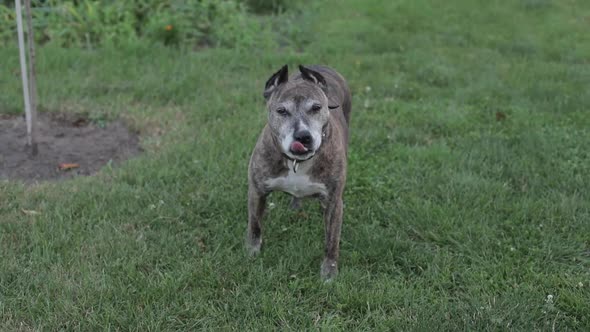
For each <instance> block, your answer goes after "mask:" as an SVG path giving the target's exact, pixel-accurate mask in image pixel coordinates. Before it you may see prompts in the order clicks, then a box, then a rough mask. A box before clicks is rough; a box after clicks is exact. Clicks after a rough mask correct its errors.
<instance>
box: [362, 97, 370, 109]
mask: <svg viewBox="0 0 590 332" xmlns="http://www.w3.org/2000/svg"><path fill="white" fill-rule="evenodd" d="M364 106H365V108H369V107H371V102H370V101H369V99H365V104H364Z"/></svg>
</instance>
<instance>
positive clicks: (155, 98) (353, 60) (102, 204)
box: [0, 0, 590, 331]
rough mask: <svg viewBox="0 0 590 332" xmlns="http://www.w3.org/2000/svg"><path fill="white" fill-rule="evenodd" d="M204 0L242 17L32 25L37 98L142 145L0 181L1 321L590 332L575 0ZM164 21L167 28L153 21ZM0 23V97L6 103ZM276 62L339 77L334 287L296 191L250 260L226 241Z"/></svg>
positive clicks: (584, 56)
mask: <svg viewBox="0 0 590 332" xmlns="http://www.w3.org/2000/svg"><path fill="white" fill-rule="evenodd" d="M47 3H50V1H47ZM60 3H62V2H60ZM63 3H64V4H65V3H70V2H63ZM78 3H79V4H85V3H91V2H83V1H79V2H78ZM105 3H106V2H105ZM120 3H122V2H112V4H111V5H110V7H112V8H117V6H121V4H120ZM125 3H128V2H127V1H126V2H125ZM137 3H138V2H137ZM150 3H151V2H150ZM167 3H168V4H169V5H170V6H171V7H170V8H173V7H172V5H173V4H174V2H167ZM187 3H191V4H193V5H194V6H201V5H203V4H204V3H213V2H204V1H203V2H187ZM215 3H216V5H215V6H214V7H215V8H216V9H215V10H216V11H221V10H222V9H220V8H226V9H223V10H227V11H228V12H229V13H231V15H230V17H234V16H232V15H237V16H238V17H240V19H237V20H235V21H234V20H233V19H231V20H229V21H231V22H232V23H228V24H229V26H230V27H235V26H237V27H239V28H236V29H235V30H232V29H229V28H228V30H223V29H225V28H223V27H225V25H224V24H225V23H222V24H221V25H218V26H216V24H214V23H211V25H210V29H211V30H210V31H211V32H206V33H205V32H203V35H202V36H203V37H202V38H205V39H200V38H201V37H199V35H198V33H197V32H196V31H201V30H198V25H196V24H197V23H196V22H193V21H190V20H188V21H190V22H191V23H194V26H193V28H194V27H197V28H195V29H196V30H194V31H193V32H190V33H189V32H187V31H185V30H182V28H181V27H183V24H184V23H180V22H183V19H181V18H175V21H169V20H168V19H165V18H166V15H174V14H173V13H174V12H173V11H162V12H159V14H158V15H160V16H158V15H155V16H153V17H152V16H150V17H149V18H146V20H147V21H146V23H145V24H142V25H141V26H140V29H139V30H140V31H137V28H136V27H135V26H134V24H135V23H131V22H136V21H135V20H138V18H137V17H136V16H134V15H132V14H130V13H129V12H124V13H123V14H121V13H120V12H118V13H117V14H113V15H114V17H115V18H113V19H112V20H111V19H109V20H106V21H104V22H112V21H116V22H120V21H125V20H129V22H130V23H129V25H128V26H127V28H123V27H124V26H125V24H119V25H114V26H109V24H96V25H92V26H91V27H88V28H84V29H86V30H84V29H82V28H81V30H80V31H91V32H92V33H94V31H98V32H96V35H92V36H94V37H92V38H90V41H91V43H90V45H91V47H88V45H87V44H86V38H85V37H81V36H85V33H77V32H73V33H70V32H68V33H65V34H64V35H60V34H59V33H55V32H51V31H59V29H61V28H59V26H60V24H61V26H68V24H71V22H76V21H75V20H76V19H75V18H74V16H75V15H74V16H71V17H70V16H63V17H69V18H67V19H64V18H60V19H57V18H55V20H56V22H57V23H56V24H57V25H55V26H54V25H52V24H48V25H46V26H43V24H42V23H38V28H39V29H40V30H43V29H47V30H46V31H47V32H45V33H43V34H41V33H39V35H45V36H46V38H49V39H48V40H47V41H46V42H45V46H44V47H42V48H40V49H39V51H38V59H39V63H38V76H39V83H38V84H39V89H38V90H39V93H40V98H39V99H40V103H41V107H42V110H43V111H45V112H82V113H87V114H90V115H91V116H92V117H93V118H96V119H109V118H113V117H122V118H125V119H127V120H128V121H129V122H130V123H131V124H132V125H133V126H134V127H135V128H137V129H139V130H140V131H141V132H142V133H143V142H142V143H143V146H144V147H145V149H146V150H147V152H146V153H145V154H144V155H143V156H140V157H138V158H137V159H134V160H131V161H129V162H127V163H126V164H125V165H123V166H121V167H119V168H116V169H113V168H111V167H108V166H107V167H105V169H104V170H103V171H101V172H100V174H98V175H96V176H94V177H89V178H79V179H76V180H73V181H68V182H62V183H44V184H39V185H35V186H24V185H22V184H21V183H18V182H15V181H2V182H0V266H1V268H0V329H2V330H36V329H46V330H57V329H66V330H77V329H79V330H97V329H121V330H141V331H145V330H173V329H175V330H197V329H222V330H266V329H295V330H302V329H314V328H325V329H335V330H339V329H342V330H453V331H455V330H506V329H508V330H525V331H529V330H553V329H555V330H579V331H584V330H590V306H589V305H588V299H589V298H590V204H588V202H590V187H589V186H588V184H589V183H590V153H589V152H588V151H589V150H588V146H590V131H589V130H588V128H590V117H589V116H588V105H590V89H588V86H590V56H589V54H590V41H589V39H588V30H589V25H590V20H589V17H590V2H588V1H586V0H569V1H551V0H510V1H508V0H507V1H483V0H481V1H479V0H478V1H472V0H452V1H444V2H443V1H427V0H397V1H390V0H369V1H355V0H324V1H319V2H315V1H314V2H307V3H303V4H301V5H300V6H299V7H297V6H296V7H294V8H287V10H286V11H284V12H283V11H281V10H279V11H278V12H277V11H276V8H277V7H273V8H272V10H269V11H264V10H258V9H257V10H256V12H254V10H253V9H254V8H255V3H254V2H250V3H246V4H243V3H242V4H239V3H233V2H232V3H231V5H229V2H227V3H225V2H224V4H223V5H221V2H219V4H217V2H215ZM253 4H254V5H253ZM218 5H219V7H217V6H218ZM64 6H66V5H64ZM223 6H227V7H223ZM110 7H109V6H105V8H104V11H106V10H107V8H110ZM279 7H280V6H279ZM75 8H76V9H77V10H82V8H87V7H84V6H82V5H79V6H76V7H75ZM227 8H229V9H227ZM41 12H42V11H41V10H40V9H39V10H38V13H41ZM85 13H86V12H85ZM261 13H264V14H263V15H261ZM201 14H202V13H201V12H198V13H197V12H190V15H201ZM3 15H7V13H6V8H5V9H4V12H3ZM8 15H10V14H8ZM38 15H41V14H38ZM63 15H66V14H63ZM67 15H70V14H67ZM84 15H87V14H84ZM179 15H180V14H179ZM228 15H229V14H228ZM48 16H51V15H48ZM180 16H182V15H180ZM3 17H5V16H3ZM60 17H62V16H60ZM158 17H159V18H158ZM219 17H225V16H223V15H221V16H219ZM47 19H49V18H47ZM217 19H218V18H216V17H213V18H212V22H214V21H216V20H217ZM101 20H102V19H101ZM220 20H222V19H220ZM0 22H1V23H0V24H3V25H4V24H9V23H7V21H5V20H1V21H0ZM80 22H82V23H83V22H87V20H86V19H82V20H80ZM100 22H103V21H100ZM149 22H157V23H149ZM170 22H171V23H170ZM222 22H224V21H223V20H222ZM236 22H239V23H236ZM242 23H243V24H246V23H247V24H246V25H244V26H248V27H251V28H252V29H254V30H248V29H242V27H243V26H242V25H239V24H242ZM250 23H252V25H249V24H250ZM151 24H154V25H151ZM167 24H172V25H174V27H175V28H177V27H178V29H177V30H176V31H179V32H178V33H179V35H178V39H174V40H175V41H174V42H169V43H168V44H167V43H166V41H165V40H166V39H162V38H164V37H156V35H157V34H156V35H150V33H149V31H151V30H150V29H151V28H150V27H154V26H155V27H157V28H154V29H156V30H157V31H159V32H158V33H163V32H162V29H163V28H165V26H166V25H167ZM115 26H118V28H116V29H115ZM88 29H89V30H88ZM111 29H115V30H111ZM158 29H159V30H158ZM217 29H222V30H217ZM258 29H260V30H258ZM66 30H67V31H78V30H75V29H74V30H72V29H69V28H68V29H66ZM0 31H2V33H6V31H7V30H6V29H5V28H2V30H0ZM113 31H114V32H113ZM164 31H165V30H164ZM173 31H174V30H173ZM214 31H233V32H232V33H229V32H228V33H227V35H224V34H223V33H221V32H214ZM252 31H257V32H256V33H253V32H252ZM258 31H266V32H265V33H258ZM234 32H235V33H236V34H233V33H234ZM199 33H201V32H199ZM218 33H219V34H218ZM224 33H225V32H224ZM241 33H244V34H246V35H247V37H243V38H242V37H240V36H241V35H240V34H241ZM47 36H49V37H47ZM56 36H57V37H56ZM109 36H111V37H109ZM218 36H221V37H218ZM230 36H232V37H230ZM3 38H4V39H3V40H4V41H5V44H4V46H3V47H1V48H0V59H2V60H0V61H2V62H1V64H2V65H1V66H0V86H1V87H2V93H0V113H14V114H16V113H21V112H22V105H21V101H22V96H21V91H20V81H19V76H18V57H17V54H18V53H17V50H16V48H15V47H14V44H16V42H15V41H14V40H12V39H10V38H8V37H3ZM6 38H8V39H6ZM232 38H233V39H232ZM202 40H208V41H209V42H210V43H211V44H212V45H220V47H207V48H199V49H198V50H197V51H195V45H199V43H200V42H202ZM232 40H234V41H233V42H232ZM136 41H138V42H136ZM11 43H14V44H11ZM61 46H68V47H69V48H63V47H61ZM285 63H288V64H290V65H291V67H292V68H294V65H296V64H298V63H325V64H329V65H330V66H333V67H334V68H336V69H338V70H339V71H341V72H342V73H343V74H344V75H345V76H346V77H347V78H348V80H349V81H350V84H351V87H352V90H353V94H354V104H353V115H352V122H351V126H352V129H351V134H352V136H351V140H350V155H349V163H350V169H349V175H348V182H347V189H346V193H345V205H346V206H345V220H344V227H343V235H342V257H341V273H340V276H339V277H338V279H337V280H336V281H335V282H333V283H331V284H324V283H322V282H321V280H320V278H319V264H320V261H321V256H322V239H323V234H322V231H323V226H322V224H321V216H320V215H321V214H320V212H319V208H318V206H317V204H315V203H312V202H310V203H309V204H308V205H307V207H306V209H305V211H304V212H303V213H295V212H292V211H290V210H288V209H287V205H288V199H287V197H285V195H280V194H275V195H273V196H272V197H271V200H270V201H271V203H272V204H271V206H272V207H271V208H270V210H269V214H268V215H267V217H266V219H265V229H264V236H265V248H264V252H263V254H262V255H261V257H259V258H258V259H256V260H250V259H247V258H246V255H245V252H244V250H243V246H242V245H243V236H244V230H245V225H246V190H247V185H246V183H247V181H246V168H247V162H248V158H249V154H250V152H251V149H252V147H253V144H254V142H255V140H256V137H257V135H258V133H259V130H260V129H261V128H262V126H263V124H264V121H265V113H264V110H263V104H262V100H261V92H262V86H263V84H264V82H265V80H266V79H267V78H268V76H269V75H270V74H271V73H272V72H274V71H275V70H276V69H277V68H279V67H280V66H281V65H283V64H285ZM23 210H34V211H37V212H38V214H37V215H27V214H24V213H23Z"/></svg>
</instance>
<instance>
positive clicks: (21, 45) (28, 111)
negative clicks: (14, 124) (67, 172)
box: [14, 0, 37, 155]
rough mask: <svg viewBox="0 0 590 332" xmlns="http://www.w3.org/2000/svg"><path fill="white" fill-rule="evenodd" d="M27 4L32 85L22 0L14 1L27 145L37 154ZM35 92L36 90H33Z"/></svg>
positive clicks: (32, 53)
mask: <svg viewBox="0 0 590 332" xmlns="http://www.w3.org/2000/svg"><path fill="white" fill-rule="evenodd" d="M25 5H26V6H27V22H28V27H29V36H28V37H29V47H30V50H29V56H30V60H29V61H30V62H31V63H30V65H31V69H32V71H33V72H32V75H31V80H32V85H31V86H30V85H29V80H28V75H27V72H28V71H27V60H26V57H25V37H24V32H23V21H22V9H21V2H20V0H15V1H14V6H15V9H16V25H17V32H18V49H19V56H20V71H21V77H22V81H23V97H24V100H25V115H26V119H27V146H29V147H30V148H31V152H32V154H33V155H35V154H37V139H36V133H35V129H36V123H35V122H36V109H35V108H31V106H32V105H31V99H32V98H31V95H30V93H29V91H30V89H31V88H35V89H36V86H35V84H34V80H35V76H34V68H35V66H34V63H33V61H34V56H35V55H34V49H33V48H34V45H33V40H32V33H33V29H32V24H31V11H30V0H25ZM32 92H34V91H32Z"/></svg>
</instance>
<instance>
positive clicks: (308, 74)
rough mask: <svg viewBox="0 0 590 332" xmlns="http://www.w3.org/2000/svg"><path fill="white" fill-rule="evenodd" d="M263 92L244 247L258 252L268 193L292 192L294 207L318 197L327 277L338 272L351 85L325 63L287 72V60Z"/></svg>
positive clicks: (251, 165)
mask: <svg viewBox="0 0 590 332" xmlns="http://www.w3.org/2000/svg"><path fill="white" fill-rule="evenodd" d="M263 96H264V99H265V100H266V109H267V112H268V122H267V124H266V125H265V127H264V129H263V130H262V133H261V134H260V136H259V138H258V141H257V142H256V146H255V147H254V151H253V152H252V156H251V158H250V163H249V167H248V227H247V234H246V246H247V248H248V250H249V252H250V254H251V255H256V254H258V253H259V252H260V248H261V245H262V231H261V220H262V217H263V214H264V210H265V207H266V198H267V196H268V195H269V194H270V193H271V192H273V191H283V192H286V193H288V194H290V195H292V196H293V202H292V206H294V207H297V206H298V205H299V200H300V199H302V198H304V197H315V198H318V199H319V200H320V204H321V206H322V208H323V211H324V212H323V214H324V225H325V252H324V259H323V262H322V264H321V268H320V274H321V276H322V278H324V279H326V280H330V279H332V278H334V277H335V276H336V275H337V274H338V257H339V253H340V230H341V227H342V214H343V211H342V208H343V205H342V194H343V192H344V185H345V183H346V169H347V160H346V158H347V149H348V123H349V120H350V111H351V101H352V97H351V93H350V89H349V87H348V84H347V82H346V80H345V79H344V77H342V75H340V74H339V73H338V72H336V71H335V70H334V69H331V68H329V67H326V66H320V65H313V66H307V67H304V66H301V65H300V66H299V72H298V73H296V74H295V75H293V76H291V77H289V74H288V66H287V65H285V66H283V67H282V68H281V69H280V70H278V71H277V72H276V73H274V74H273V75H272V76H271V77H270V78H269V79H268V81H267V82H266V84H265V88H264V93H263Z"/></svg>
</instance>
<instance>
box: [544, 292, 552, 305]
mask: <svg viewBox="0 0 590 332" xmlns="http://www.w3.org/2000/svg"><path fill="white" fill-rule="evenodd" d="M545 302H546V303H547V304H551V303H553V295H551V294H549V295H547V299H546V300H545Z"/></svg>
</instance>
